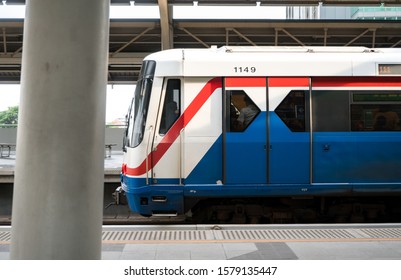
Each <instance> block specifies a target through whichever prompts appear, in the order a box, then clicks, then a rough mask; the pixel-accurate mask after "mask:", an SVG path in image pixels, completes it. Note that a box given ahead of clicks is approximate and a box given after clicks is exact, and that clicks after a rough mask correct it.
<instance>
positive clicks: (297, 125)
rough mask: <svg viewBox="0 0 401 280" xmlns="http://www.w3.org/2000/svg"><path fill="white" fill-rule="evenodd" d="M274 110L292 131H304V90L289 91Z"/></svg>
mask: <svg viewBox="0 0 401 280" xmlns="http://www.w3.org/2000/svg"><path fill="white" fill-rule="evenodd" d="M274 112H275V113H276V114H277V115H278V116H279V118H280V119H281V120H282V121H283V122H284V123H285V125H286V126H287V127H288V128H289V129H290V130H291V131H292V132H304V131H305V91H299V90H297V91H291V92H290V93H289V94H288V95H287V96H286V97H285V98H284V100H283V101H282V102H281V103H280V105H279V106H278V107H277V108H276V110H274Z"/></svg>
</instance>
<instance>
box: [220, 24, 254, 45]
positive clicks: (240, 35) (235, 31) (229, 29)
mask: <svg viewBox="0 0 401 280" xmlns="http://www.w3.org/2000/svg"><path fill="white" fill-rule="evenodd" d="M226 30H228V31H233V32H234V33H235V34H237V35H238V36H239V37H241V38H242V39H244V40H245V41H247V42H248V43H249V44H251V45H252V46H257V45H256V44H255V43H254V42H252V40H250V39H249V38H248V37H246V36H245V35H243V34H242V33H241V32H239V31H238V30H237V29H235V28H227V29H226Z"/></svg>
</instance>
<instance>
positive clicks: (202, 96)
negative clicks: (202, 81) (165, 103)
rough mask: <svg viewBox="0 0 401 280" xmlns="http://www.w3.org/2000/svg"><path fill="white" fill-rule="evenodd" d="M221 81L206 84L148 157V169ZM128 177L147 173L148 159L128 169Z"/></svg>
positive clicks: (165, 150)
mask: <svg viewBox="0 0 401 280" xmlns="http://www.w3.org/2000/svg"><path fill="white" fill-rule="evenodd" d="M221 86H222V85H221V79H220V78H214V79H212V80H210V81H208V82H207V83H206V85H205V86H204V87H203V88H202V90H201V91H200V92H199V94H198V95H197V96H196V97H195V99H194V100H193V101H192V102H191V104H189V106H188V107H187V109H185V111H184V113H183V114H182V115H181V116H180V117H179V118H178V120H177V121H176V122H175V123H174V124H173V126H172V127H171V128H170V129H169V131H168V132H167V133H166V135H165V136H164V137H163V139H162V141H161V142H160V143H159V144H158V145H157V147H156V149H155V150H154V151H153V152H151V153H150V154H149V155H148V157H147V160H148V164H149V166H148V169H151V168H153V166H155V165H156V164H157V163H158V162H159V160H160V159H161V158H162V157H163V155H164V154H165V153H166V152H167V150H168V149H169V148H170V147H171V145H172V144H173V143H174V141H175V140H176V139H177V138H178V137H179V136H180V132H181V130H182V129H183V128H185V127H186V126H187V125H188V123H189V122H190V121H191V120H192V118H193V117H194V116H195V115H196V113H197V112H198V111H199V110H200V108H201V107H202V106H203V105H204V104H205V102H206V101H207V100H208V99H209V97H210V96H211V95H212V94H213V92H214V91H215V90H216V89H217V88H221ZM126 172H127V175H131V176H138V175H142V174H145V173H146V159H145V160H144V161H143V162H142V163H141V164H140V165H139V166H138V167H135V168H130V167H127V171H126Z"/></svg>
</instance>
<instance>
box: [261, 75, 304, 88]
mask: <svg viewBox="0 0 401 280" xmlns="http://www.w3.org/2000/svg"><path fill="white" fill-rule="evenodd" d="M268 82H269V87H309V78H305V77H272V78H269V80H268Z"/></svg>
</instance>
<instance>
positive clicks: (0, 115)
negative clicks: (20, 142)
mask: <svg viewBox="0 0 401 280" xmlns="http://www.w3.org/2000/svg"><path fill="white" fill-rule="evenodd" d="M17 123H18V106H13V107H8V110H6V111H3V112H0V124H14V125H15V124H17Z"/></svg>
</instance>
